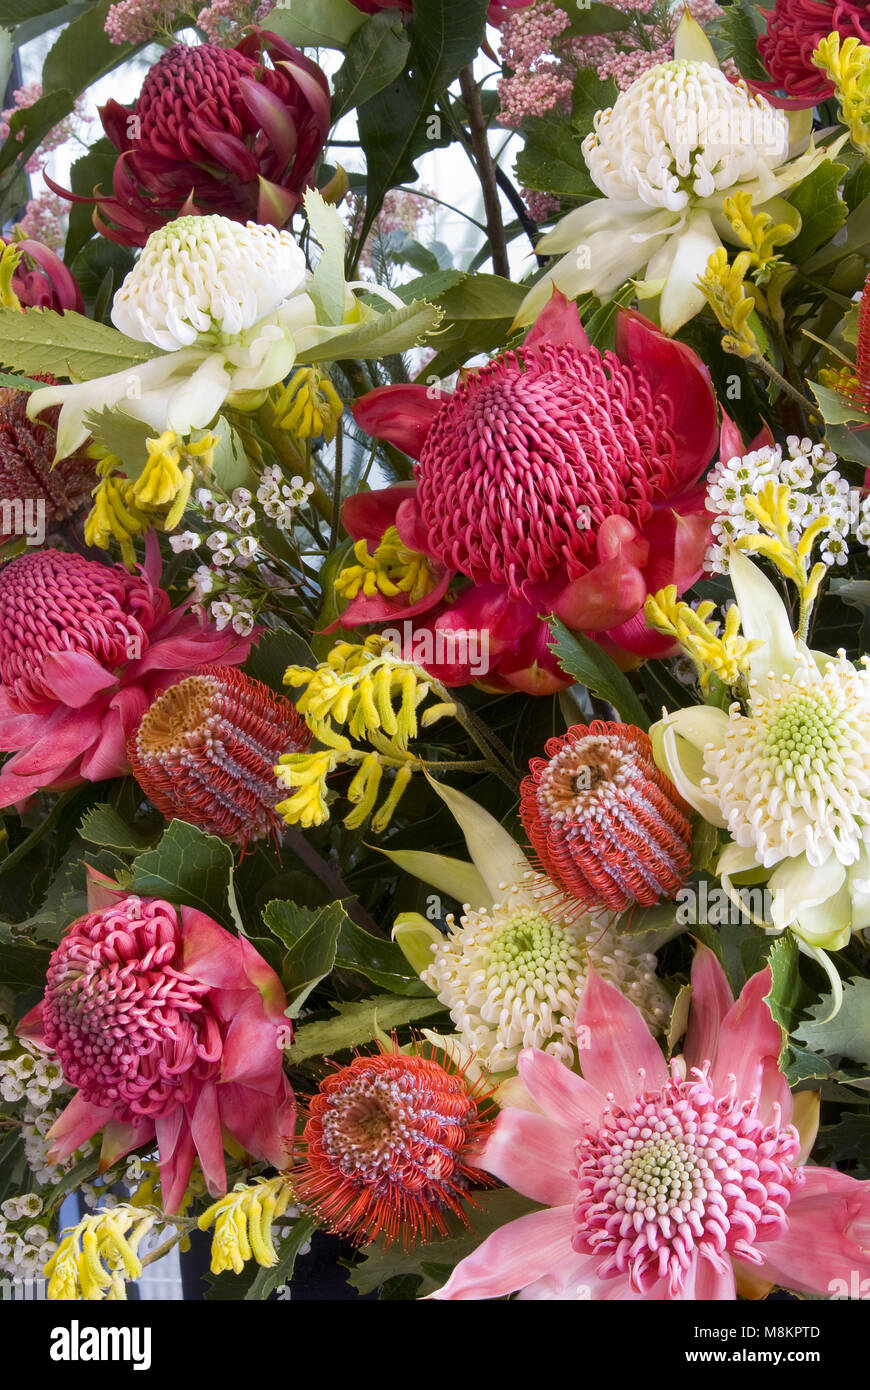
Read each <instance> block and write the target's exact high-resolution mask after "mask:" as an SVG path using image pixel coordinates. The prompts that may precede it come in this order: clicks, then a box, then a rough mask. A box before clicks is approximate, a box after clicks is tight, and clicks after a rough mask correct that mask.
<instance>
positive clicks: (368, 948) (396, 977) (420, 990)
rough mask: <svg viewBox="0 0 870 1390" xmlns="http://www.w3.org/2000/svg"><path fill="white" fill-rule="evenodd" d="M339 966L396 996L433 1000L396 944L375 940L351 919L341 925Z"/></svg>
mask: <svg viewBox="0 0 870 1390" xmlns="http://www.w3.org/2000/svg"><path fill="white" fill-rule="evenodd" d="M335 963H336V965H337V966H338V967H339V968H340V969H342V970H352V971H353V972H354V974H356V975H363V976H365V978H366V979H367V980H371V982H372V984H374V985H378V986H379V987H380V988H381V989H389V990H392V992H393V994H404V995H416V996H431V990H429V989H428V988H427V986H426V985H424V984H423V981H422V980H421V979H420V978H419V976H418V975H417V972H416V971H415V970H414V969H413V968H412V967H411V966H410V965H409V964H408V961H407V960H406V958H405V955H404V953H403V952H402V951H401V950H400V948H399V947H398V946H397V945H396V944H395V942H393V941H387V940H385V939H384V938H383V937H379V936H372V935H371V933H370V932H367V931H363V929H362V927H359V926H357V924H356V922H354V921H352V920H351V919H350V918H349V917H347V916H345V918H344V921H343V923H342V925H341V931H340V933H339V938H338V947H337V950H336V956H335Z"/></svg>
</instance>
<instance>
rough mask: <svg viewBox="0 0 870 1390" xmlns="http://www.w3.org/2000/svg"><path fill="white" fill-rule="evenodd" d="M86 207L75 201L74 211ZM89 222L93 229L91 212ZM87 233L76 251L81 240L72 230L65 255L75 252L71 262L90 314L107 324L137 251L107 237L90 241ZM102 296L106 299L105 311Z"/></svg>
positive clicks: (92, 238) (97, 237) (96, 237)
mask: <svg viewBox="0 0 870 1390" xmlns="http://www.w3.org/2000/svg"><path fill="white" fill-rule="evenodd" d="M89 191H90V190H89ZM82 206H83V204H81V203H74V204H73V211H75V210H76V209H77V208H81V207H82ZM87 222H88V228H89V229H90V231H93V227H92V225H91V220H90V215H88V219H87ZM70 225H72V223H70ZM84 235H85V240H84V243H83V244H82V245H81V249H80V250H76V249H75V248H76V246H78V245H79V240H80V239H71V238H70V235H69V232H68V233H67V243H66V250H65V254H66V255H69V253H70V250H72V252H73V259H72V261H71V262H69V265H70V269H71V271H72V273H73V275H74V276H75V278H76V279H77V280H78V282H79V288H80V289H81V292H82V295H83V297H84V301H85V304H86V305H87V306H88V317H89V318H93V319H96V320H97V321H98V322H102V323H105V322H106V321H107V317H108V315H107V313H106V310H108V309H111V302H112V299H113V298H114V294H115V291H116V290H117V289H118V288H119V287H120V285H121V284H122V283H123V281H124V279H125V277H126V275H127V272H128V271H129V270H130V268H131V266H132V265H133V253H132V251H131V250H130V248H129V246H116V244H115V243H114V242H113V241H107V240H106V238H105V237H101V236H91V238H90V240H88V239H87V237H88V231H87V230H86V231H85V233H84ZM101 299H102V300H105V301H106V302H105V304H104V306H103V308H102V310H101V305H100V301H101Z"/></svg>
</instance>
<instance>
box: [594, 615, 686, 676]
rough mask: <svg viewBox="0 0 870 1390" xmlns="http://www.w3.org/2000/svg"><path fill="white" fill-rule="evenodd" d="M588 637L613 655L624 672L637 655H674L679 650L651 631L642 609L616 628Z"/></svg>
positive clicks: (644, 656) (660, 635) (637, 663)
mask: <svg viewBox="0 0 870 1390" xmlns="http://www.w3.org/2000/svg"><path fill="white" fill-rule="evenodd" d="M589 636H590V637H592V638H594V639H595V641H596V642H598V643H599V645H600V646H602V647H603V648H604V650H605V651H606V652H608V653H609V654H610V656H612V657H613V659H614V661H615V662H616V664H617V666H619V668H620V669H621V670H623V671H629V670H631V668H632V667H633V666H638V665H639V664H640V663H639V661H638V659H637V658H638V657H643V658H644V659H646V658H647V657H651V656H673V655H674V653H675V652H677V651H678V650H679V648H678V646H677V644H676V643H675V642H673V641H672V640H671V639H670V638H669V637H664V636H663V635H662V633H660V632H653V630H652V628H651V627H648V626H647V621H646V617H645V616H644V612H643V609H641V610H640V612H639V613H635V615H634V617H633V618H629V619H628V621H627V622H624V623H620V624H619V627H611V628H608V629H607V631H606V632H591V633H589Z"/></svg>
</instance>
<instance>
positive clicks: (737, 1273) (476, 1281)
mask: <svg viewBox="0 0 870 1390" xmlns="http://www.w3.org/2000/svg"><path fill="white" fill-rule="evenodd" d="M770 985H771V976H770V970H769V969H766V970H763V971H761V972H760V973H759V974H757V975H753V976H752V977H751V979H749V980H748V981H747V983H746V985H745V986H744V988H743V991H742V993H741V995H740V997H739V999H738V1000H737V1001H736V1003H735V1002H733V1001H732V996H731V990H730V988H729V986H728V982H727V979H726V977H725V973H724V971H723V970H722V967H721V966H720V965H719V962H718V961H717V960H716V957H715V955H714V954H713V952H712V951H710V950H709V949H708V948H707V947H705V946H699V947H698V950H697V953H696V956H695V960H694V964H693V968H692V1014H691V1019H690V1024H689V1030H688V1034H687V1036H686V1043H685V1055H684V1056H683V1057H678V1058H675V1059H673V1060H672V1061H671V1065H670V1072H669V1070H668V1066H667V1064H666V1062H665V1059H664V1057H663V1056H662V1053H661V1051H660V1049H659V1046H658V1044H657V1043H656V1042H655V1040H654V1039H653V1037H652V1036H651V1034H650V1033H649V1030H648V1029H647V1026H646V1024H645V1023H644V1021H643V1019H642V1017H641V1015H640V1013H639V1012H638V1010H637V1009H636V1008H635V1007H634V1005H633V1004H631V1003H630V1002H629V1001H628V1000H627V999H625V998H624V997H623V996H622V995H621V994H620V993H619V992H618V990H616V989H614V988H613V986H612V985H609V984H606V983H605V982H604V981H603V980H601V979H600V978H599V977H598V976H597V975H596V974H595V973H594V972H593V971H591V970H590V972H589V980H588V983H587V986H586V990H585V993H584V995H583V999H582V1002H581V1005H580V1009H579V1011H578V1014H577V1029H578V1038H579V1039H580V1044H581V1051H580V1057H581V1059H582V1068H583V1079H581V1078H580V1077H579V1076H577V1075H576V1073H574V1072H572V1071H570V1070H569V1069H568V1068H567V1067H566V1066H564V1065H563V1064H562V1063H561V1062H558V1061H557V1060H556V1059H555V1058H553V1057H551V1056H550V1055H549V1053H546V1052H539V1051H536V1050H532V1049H529V1050H527V1051H526V1052H524V1053H523V1054H522V1055H521V1057H520V1061H519V1072H520V1077H521V1079H522V1082H523V1084H524V1086H525V1089H526V1091H527V1093H528V1095H527V1096H524V1097H521V1098H520V1099H521V1102H522V1103H523V1104H528V1105H529V1106H530V1108H529V1109H523V1108H514V1107H511V1108H508V1109H505V1110H503V1111H502V1113H501V1114H500V1115H499V1117H498V1119H497V1120H496V1123H495V1127H494V1130H493V1132H492V1134H491V1137H490V1138H489V1140H488V1141H487V1143H486V1144H485V1146H484V1148H483V1150H482V1153H481V1154H480V1155H479V1156H477V1157H476V1158H475V1163H476V1164H477V1166H478V1167H481V1168H483V1169H484V1170H485V1171H486V1172H490V1173H493V1174H494V1175H495V1176H496V1177H497V1178H500V1179H501V1180H502V1181H503V1182H505V1183H507V1184H508V1185H509V1186H511V1187H513V1188H515V1189H516V1190H517V1191H518V1192H521V1193H523V1194H524V1195H525V1196H527V1197H530V1198H532V1199H533V1200H534V1201H536V1202H541V1203H543V1204H544V1206H545V1208H546V1209H545V1210H543V1211H539V1212H533V1213H531V1214H530V1215H528V1216H523V1217H520V1218H519V1220H517V1221H512V1222H510V1223H508V1224H507V1225H505V1226H502V1227H501V1228H500V1229H499V1230H497V1231H495V1232H494V1233H493V1235H491V1236H490V1237H489V1238H488V1239H487V1240H485V1241H484V1242H483V1244H482V1245H480V1246H479V1247H478V1249H477V1250H475V1251H474V1253H473V1254H471V1255H469V1256H468V1257H467V1258H466V1259H464V1260H462V1262H461V1263H460V1264H459V1265H457V1267H456V1269H455V1270H454V1271H453V1274H452V1275H451V1277H450V1279H449V1280H448V1281H447V1283H446V1284H445V1285H444V1287H443V1288H442V1289H440V1290H438V1291H437V1292H436V1293H435V1294H433V1295H432V1297H433V1298H436V1299H477V1298H501V1297H504V1296H505V1295H506V1294H510V1293H513V1292H515V1291H516V1290H520V1294H519V1296H520V1298H523V1299H562V1300H564V1299H572V1298H577V1297H583V1298H592V1299H639V1298H649V1299H657V1300H661V1299H687V1300H692V1299H701V1300H703V1299H708V1300H723V1299H734V1298H735V1297H736V1294H737V1290H738V1289H739V1290H740V1292H741V1293H744V1294H746V1295H747V1296H750V1297H752V1296H754V1297H758V1296H763V1295H764V1293H766V1292H767V1291H768V1290H769V1287H770V1286H771V1285H783V1286H784V1287H785V1288H787V1289H792V1290H794V1291H795V1292H796V1293H805V1294H811V1295H822V1296H824V1295H825V1294H830V1292H831V1286H832V1284H833V1281H834V1280H837V1279H843V1278H845V1280H846V1283H847V1284H848V1282H849V1279H850V1274H851V1271H853V1270H857V1271H858V1272H859V1275H860V1276H867V1275H870V1184H868V1183H866V1182H859V1181H857V1179H855V1178H851V1177H848V1176H846V1174H844V1173H839V1172H836V1171H835V1170H834V1169H832V1168H818V1167H806V1168H804V1167H801V1166H800V1165H801V1164H802V1163H803V1162H804V1161H805V1159H806V1156H807V1154H808V1152H809V1149H810V1147H811V1145H812V1139H813V1138H814V1136H815V1124H814V1123H813V1124H811V1125H809V1126H807V1128H809V1129H810V1130H811V1131H812V1132H811V1133H810V1134H808V1135H806V1136H804V1135H800V1134H799V1133H798V1130H797V1129H796V1128H795V1126H794V1124H793V1123H792V1119H793V1117H794V1112H795V1102H794V1099H793V1097H792V1094H791V1091H790V1090H789V1088H788V1084H787V1082H786V1080H785V1077H784V1076H783V1075H782V1074H781V1072H780V1071H779V1066H778V1057H779V1051H780V1047H781V1043H782V1034H781V1031H780V1029H779V1027H778V1025H777V1024H776V1023H775V1022H774V1020H773V1018H772V1017H771V1014H770V1010H769V1009H768V1007H767V1004H766V1003H765V995H766V994H768V993H769V991H770ZM802 1140H805V1142H802Z"/></svg>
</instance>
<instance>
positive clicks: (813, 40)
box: [752, 0, 870, 107]
mask: <svg viewBox="0 0 870 1390" xmlns="http://www.w3.org/2000/svg"><path fill="white" fill-rule="evenodd" d="M766 14H767V29H766V31H765V32H764V33H763V34H761V35H760V36H759V38H758V52H759V53H760V54H761V60H762V62H763V63H764V66H765V67H766V68H767V71H768V72H769V73H770V76H771V81H770V82H753V83H752V86H753V87H755V88H758V89H759V90H760V91H763V92H765V94H766V95H767V98H768V100H769V101H770V102H772V104H773V105H774V106H784V107H806V106H815V105H816V103H817V102H820V101H826V100H827V99H828V97H830V96H832V95H833V91H834V88H833V86H832V85H831V83H830V82H829V81H828V79H827V77H826V76H825V75H824V73H823V72H821V71H820V70H819V69H818V68H817V67H815V65H814V64H813V52H814V50H815V49H816V48H818V46H819V43H820V42H821V40H822V39H824V38H827V36H828V34H832V33H834V31H835V30H836V31H837V33H839V35H840V37H841V39H847V38H850V37H854V38H857V39H860V41H861V43H870V5H867V4H866V2H865V3H856V0H776V6H775V8H774V10H773V12H772V13H771V12H770V11H766ZM777 90H780V91H784V92H785V93H786V97H785V98H777V97H776V96H775V95H774V93H775V92H776V91H777Z"/></svg>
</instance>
